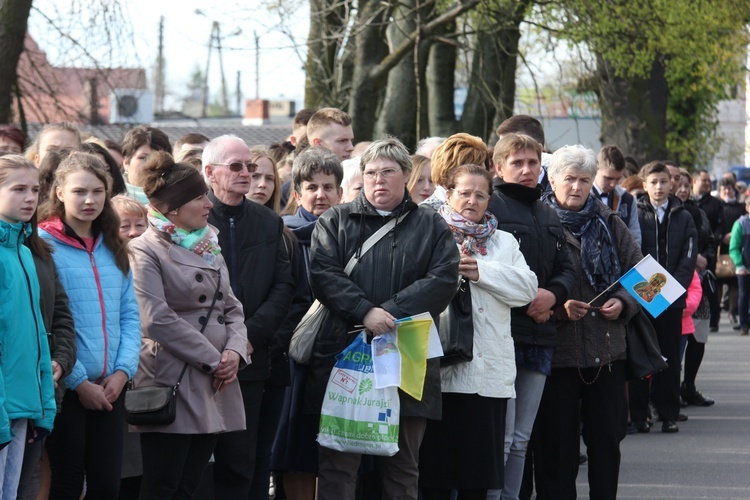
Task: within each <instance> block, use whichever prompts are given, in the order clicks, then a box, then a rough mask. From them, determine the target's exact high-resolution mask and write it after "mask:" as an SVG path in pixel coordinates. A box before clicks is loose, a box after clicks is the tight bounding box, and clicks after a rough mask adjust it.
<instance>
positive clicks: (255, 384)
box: [214, 380, 268, 500]
mask: <svg viewBox="0 0 750 500" xmlns="http://www.w3.org/2000/svg"><path fill="white" fill-rule="evenodd" d="M264 386H265V382H264V381H263V380H260V381H252V382H248V381H240V390H241V391H242V400H243V403H244V406H245V424H246V430H244V431H236V432H226V433H224V434H221V435H220V436H219V440H218V442H217V443H216V449H215V450H214V498H216V499H217V500H219V499H224V498H227V499H230V498H231V499H237V500H244V499H246V498H248V497H249V495H250V484H251V483H252V481H253V473H254V472H255V456H256V451H257V446H258V421H259V419H260V409H261V403H262V401H263V389H264ZM266 495H268V490H266Z"/></svg>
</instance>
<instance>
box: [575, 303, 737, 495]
mask: <svg viewBox="0 0 750 500" xmlns="http://www.w3.org/2000/svg"><path fill="white" fill-rule="evenodd" d="M725 318H726V313H724V317H723V318H722V323H721V325H720V328H719V331H718V332H717V333H712V334H711V338H710V339H709V342H708V344H707V346H706V356H705V358H704V360H703V364H702V365H701V369H700V372H698V380H697V383H696V385H697V386H698V389H699V390H700V391H701V392H702V393H703V394H704V395H707V396H710V397H712V398H714V399H715V400H716V404H715V405H714V406H710V407H707V408H702V407H701V408H697V407H693V406H689V407H687V408H684V409H683V410H682V412H683V413H685V414H686V415H688V417H689V420H688V421H687V422H680V423H679V426H680V432H678V433H677V434H662V433H661V432H660V431H661V428H660V427H659V426H658V425H655V426H654V428H652V430H651V432H650V433H649V434H632V435H629V436H627V437H626V438H625V440H624V441H623V443H622V447H621V450H622V465H621V467H620V488H619V494H618V498H619V499H622V500H630V499H633V500H635V499H637V500H642V499H682V500H688V499H697V498H709V499H750V336H744V337H742V336H740V335H739V334H738V332H735V331H733V330H732V329H731V327H730V325H729V323H728V322H727V321H726V319H725ZM586 474H587V468H586V466H585V465H584V466H582V467H581V469H580V472H579V474H578V480H579V481H578V497H579V498H582V499H583V498H588V486H587V483H586Z"/></svg>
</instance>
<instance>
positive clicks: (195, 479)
mask: <svg viewBox="0 0 750 500" xmlns="http://www.w3.org/2000/svg"><path fill="white" fill-rule="evenodd" d="M217 439H218V436H217V434H167V433H164V432H144V433H141V456H142V457H143V479H142V480H141V495H140V497H139V498H140V499H141V500H161V499H165V500H166V499H173V498H174V499H178V498H179V499H183V498H184V499H187V498H193V495H194V494H195V491H196V490H197V489H198V486H199V485H200V482H201V477H202V476H203V471H204V470H205V469H206V464H208V460H209V459H210V458H211V453H212V452H213V450H214V447H215V446H216V440H217ZM217 498H218V497H217Z"/></svg>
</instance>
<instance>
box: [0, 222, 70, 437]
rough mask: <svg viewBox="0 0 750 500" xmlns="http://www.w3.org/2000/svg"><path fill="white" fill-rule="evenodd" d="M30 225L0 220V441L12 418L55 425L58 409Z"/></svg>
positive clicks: (42, 425) (49, 427)
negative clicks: (29, 245) (28, 236)
mask: <svg viewBox="0 0 750 500" xmlns="http://www.w3.org/2000/svg"><path fill="white" fill-rule="evenodd" d="M29 227H30V226H28V225H27V224H24V223H20V222H19V223H16V224H9V223H7V222H5V221H0V286H1V287H2V288H0V290H3V293H2V294H1V295H0V443H7V442H9V441H10V440H11V439H12V437H13V434H12V432H11V429H10V421H11V420H15V419H19V418H26V419H29V420H32V421H33V423H34V425H35V426H37V427H40V428H44V429H47V430H52V425H53V423H54V420H55V414H56V413H57V408H56V405H55V393H54V383H53V381H52V360H51V359H50V354H49V344H48V341H47V332H46V329H45V327H44V322H43V321H42V315H41V312H40V310H39V281H38V279H37V274H36V268H35V267H34V260H33V258H32V256H31V251H30V250H29V249H28V248H27V247H26V246H24V244H23V241H24V238H25V237H26V234H27V231H28V230H29Z"/></svg>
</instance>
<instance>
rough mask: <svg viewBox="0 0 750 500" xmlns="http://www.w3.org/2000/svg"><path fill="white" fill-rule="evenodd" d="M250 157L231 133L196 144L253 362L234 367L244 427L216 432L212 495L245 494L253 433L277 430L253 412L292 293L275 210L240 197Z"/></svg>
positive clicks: (245, 187) (250, 469) (211, 218)
mask: <svg viewBox="0 0 750 500" xmlns="http://www.w3.org/2000/svg"><path fill="white" fill-rule="evenodd" d="M250 158H251V153H250V148H248V146H247V145H246V144H245V142H244V141H243V140H242V139H240V138H239V137H235V136H231V135H224V136H221V137H217V138H216V139H214V140H213V141H211V142H210V143H208V145H207V146H206V148H205V149H204V150H203V175H204V177H205V179H206V181H207V182H208V184H209V185H210V188H211V189H210V191H209V193H208V197H209V199H210V200H211V202H212V203H213V205H214V206H213V208H212V209H211V213H210V215H209V219H208V220H209V223H210V224H212V225H213V226H215V227H216V228H217V229H218V230H219V245H220V246H221V254H222V256H223V257H224V260H225V261H226V264H227V269H228V271H229V279H230V284H231V286H232V291H233V292H234V294H235V295H236V296H237V298H238V299H239V300H240V302H241V303H242V307H243V309H244V312H245V325H246V326H247V337H248V341H249V342H248V346H249V347H248V348H249V349H251V350H252V353H250V352H249V353H248V354H252V363H248V365H247V368H246V369H244V370H242V371H240V373H239V374H238V378H239V380H240V388H241V390H242V397H243V399H244V404H245V418H246V424H247V429H246V430H245V431H240V432H230V433H226V434H222V435H221V436H220V437H219V442H218V444H217V445H216V450H215V451H214V456H215V459H216V461H215V464H214V496H215V498H248V497H249V495H250V486H251V483H252V482H253V476H254V473H255V469H256V449H257V444H258V437H259V435H260V434H261V433H263V434H267V433H271V434H275V432H276V429H275V428H274V429H260V428H259V427H260V426H259V418H260V415H261V408H262V406H263V404H264V402H263V393H264V391H263V388H264V385H265V380H266V379H267V378H268V376H269V363H268V357H269V356H268V353H269V348H270V346H271V344H272V341H273V339H274V336H275V335H276V332H277V330H278V329H279V326H280V325H281V323H282V321H283V320H284V318H285V317H286V313H287V309H288V307H289V304H290V303H291V301H292V296H293V294H294V280H293V278H292V273H291V266H290V264H289V256H288V253H287V250H286V246H285V245H284V242H283V239H282V234H283V229H284V225H283V223H282V221H281V218H280V217H279V216H278V215H276V213H274V212H273V211H272V210H270V209H268V208H266V207H264V206H263V205H260V204H257V203H253V202H251V201H250V200H247V199H246V198H245V194H247V192H248V191H249V189H250V174H251V173H252V172H254V171H255V170H256V168H257V165H255V164H254V163H252V162H251V160H250ZM217 320H222V318H217ZM250 346H252V347H250ZM269 455H270V453H269ZM269 458H270V457H269ZM258 465H261V464H258ZM266 467H267V465H266ZM261 468H263V467H261ZM267 479H268V478H267V476H266V478H265V480H266V481H267Z"/></svg>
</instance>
